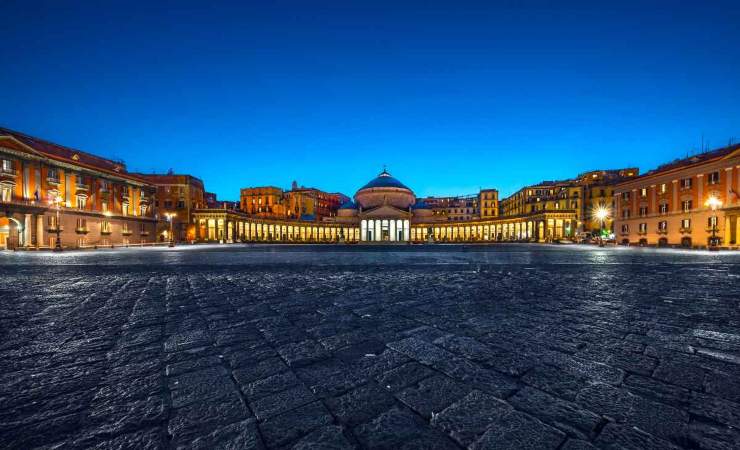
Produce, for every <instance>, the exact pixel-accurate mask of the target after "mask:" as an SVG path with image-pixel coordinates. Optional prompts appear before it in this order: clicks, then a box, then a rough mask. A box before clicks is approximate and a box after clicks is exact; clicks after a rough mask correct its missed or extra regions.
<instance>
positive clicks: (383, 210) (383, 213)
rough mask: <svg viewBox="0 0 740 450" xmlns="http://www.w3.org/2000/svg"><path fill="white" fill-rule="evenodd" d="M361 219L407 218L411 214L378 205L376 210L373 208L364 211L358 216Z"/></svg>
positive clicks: (389, 206) (388, 206) (393, 207)
mask: <svg viewBox="0 0 740 450" xmlns="http://www.w3.org/2000/svg"><path fill="white" fill-rule="evenodd" d="M360 216H361V217H383V218H386V217H398V218H408V217H411V216H412V214H411V213H410V212H408V211H404V210H403V209H398V208H396V207H395V206H391V205H380V206H378V207H377V208H373V209H370V210H365V211H363V212H362V213H361V214H360Z"/></svg>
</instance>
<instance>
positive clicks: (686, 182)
mask: <svg viewBox="0 0 740 450" xmlns="http://www.w3.org/2000/svg"><path fill="white" fill-rule="evenodd" d="M681 189H691V178H682V179H681Z"/></svg>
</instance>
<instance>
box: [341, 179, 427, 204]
mask: <svg viewBox="0 0 740 450" xmlns="http://www.w3.org/2000/svg"><path fill="white" fill-rule="evenodd" d="M355 202H357V204H358V205H360V206H362V208H365V209H368V208H375V207H377V206H381V205H384V204H387V205H390V206H394V207H396V208H398V209H407V208H408V207H409V206H411V205H413V204H414V202H416V196H414V193H413V191H412V190H411V189H409V188H408V187H406V185H404V184H403V183H401V182H400V181H398V180H397V179H395V178H393V177H392V176H391V174H390V173H388V171H387V170H383V171H382V172H381V173H380V175H378V176H377V177H375V178H373V179H372V180H370V181H369V182H368V183H367V184H366V185H364V186H363V187H361V188H360V189H359V190H358V191H357V192H356V193H355Z"/></svg>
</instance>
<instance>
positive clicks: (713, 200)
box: [706, 195, 722, 209]
mask: <svg viewBox="0 0 740 450" xmlns="http://www.w3.org/2000/svg"><path fill="white" fill-rule="evenodd" d="M706 206H708V207H710V208H712V209H717V208H719V207H720V206H722V200H720V199H718V198H717V197H715V196H714V195H712V196H711V197H709V198H708V199H707V203H706Z"/></svg>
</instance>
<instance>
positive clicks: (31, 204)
mask: <svg viewBox="0 0 740 450" xmlns="http://www.w3.org/2000/svg"><path fill="white" fill-rule="evenodd" d="M154 193H155V189H154V186H152V185H151V184H150V183H149V182H148V181H147V180H145V179H143V178H141V177H139V176H136V175H134V174H129V173H127V172H126V166H125V165H124V164H123V163H122V162H118V161H112V160H109V159H105V158H101V157H98V156H95V155H92V154H89V153H85V152H82V151H79V150H76V149H71V148H68V147H63V146H60V145H57V144H53V143H50V142H47V141H44V140H41V139H38V138H35V137H31V136H28V135H26V134H23V133H19V132H16V131H12V130H8V129H4V128H0V248H27V249H30V248H37V249H40V248H53V247H55V246H56V243H57V236H58V237H59V240H60V242H61V245H62V246H63V247H64V248H85V247H94V246H108V245H139V244H147V243H151V242H152V241H153V240H154V235H155V229H156V217H155V212H154V206H153V201H154Z"/></svg>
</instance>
